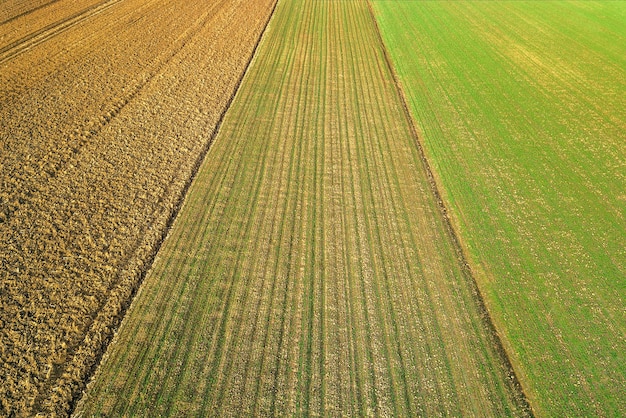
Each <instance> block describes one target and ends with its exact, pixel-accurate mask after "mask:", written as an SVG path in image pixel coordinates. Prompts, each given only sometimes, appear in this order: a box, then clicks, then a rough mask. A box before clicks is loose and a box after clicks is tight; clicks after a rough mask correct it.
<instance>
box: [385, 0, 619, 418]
mask: <svg viewBox="0 0 626 418" xmlns="http://www.w3.org/2000/svg"><path fill="white" fill-rule="evenodd" d="M374 8H375V13H376V16H377V20H378V22H379V25H380V27H381V31H382V33H383V38H384V42H385V44H386V46H387V48H388V50H389V51H390V55H391V57H392V60H393V63H394V67H395V71H396V72H397V74H398V77H399V79H400V81H401V85H402V87H403V90H404V92H405V94H406V97H407V99H408V102H409V104H410V108H411V111H412V113H413V115H414V118H415V121H416V124H417V125H418V127H419V129H420V131H421V132H420V135H421V139H422V140H423V142H424V144H425V148H426V154H427V156H428V158H429V161H430V163H431V166H432V168H433V171H434V172H435V174H436V175H437V181H438V184H439V185H440V187H441V189H442V194H443V195H444V199H445V201H446V203H447V204H448V205H449V208H450V212H451V216H452V220H453V223H454V225H455V228H456V229H457V230H458V231H459V235H460V237H461V240H462V243H463V247H464V250H465V251H466V252H467V254H468V256H469V259H470V262H471V266H472V268H473V270H474V272H475V273H476V276H477V278H478V281H479V284H480V288H481V290H482V292H483V294H484V295H485V297H486V302H487V305H488V307H489V310H490V312H491V315H492V317H493V319H494V322H495V324H496V326H497V328H498V329H499V330H500V331H501V333H502V334H503V335H504V343H505V346H506V348H507V351H508V352H509V354H510V356H511V358H512V361H513V364H514V366H515V368H516V370H517V371H518V372H519V375H520V380H521V381H522V384H523V386H524V389H525V391H526V393H527V394H528V396H529V398H530V401H531V403H532V405H533V407H534V409H535V412H536V413H537V414H538V415H542V416H624V415H626V396H625V393H626V392H625V390H626V356H625V355H624V353H626V309H625V306H626V219H625V218H626V99H625V98H626V3H624V2H552V1H548V2H536V1H532V2H520V1H515V2H407V1H375V2H374Z"/></svg>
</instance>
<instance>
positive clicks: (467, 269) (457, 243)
mask: <svg viewBox="0 0 626 418" xmlns="http://www.w3.org/2000/svg"><path fill="white" fill-rule="evenodd" d="M366 2H367V7H368V10H369V14H370V17H371V19H372V22H373V24H374V27H375V29H376V36H377V38H378V41H379V42H380V46H381V49H382V53H383V56H384V59H385V62H386V64H387V67H388V69H389V71H390V73H391V77H392V79H393V83H394V85H395V87H396V91H397V93H398V97H399V98H400V102H401V104H402V109H403V112H404V114H405V117H406V118H407V120H408V124H409V129H410V131H411V135H412V136H413V139H414V142H415V145H416V146H417V150H418V152H419V156H420V160H421V161H422V165H423V167H424V169H425V170H426V176H427V178H428V184H429V185H430V190H431V192H432V194H433V196H434V197H435V200H436V201H437V207H438V208H439V212H440V215H441V219H442V221H443V224H444V229H445V230H446V233H447V235H448V236H449V238H450V240H451V241H452V246H453V248H454V251H455V253H456V255H457V260H458V262H459V265H460V267H461V271H462V272H463V275H464V276H465V278H466V279H467V283H468V284H469V285H470V287H471V293H472V294H473V295H474V298H473V299H474V302H475V303H476V306H477V308H478V312H479V313H480V316H481V318H482V321H481V322H482V323H483V326H484V327H485V328H486V331H487V335H489V337H490V339H491V343H492V344H493V346H494V348H495V350H496V352H497V354H498V357H499V358H500V360H501V361H502V364H503V366H504V368H505V369H506V375H507V376H506V379H505V380H506V382H507V386H508V387H509V390H510V391H511V393H512V394H513V396H514V397H515V399H516V400H517V402H518V403H519V405H520V406H521V407H522V408H523V410H524V412H526V413H527V414H528V415H529V416H531V417H532V416H535V414H534V412H533V408H532V406H531V404H530V402H529V401H528V397H527V396H526V393H525V392H524V388H523V387H522V384H521V383H520V381H519V379H518V377H517V374H516V373H515V369H514V368H513V364H512V362H511V359H510V358H509V355H508V353H507V352H506V350H505V348H504V345H503V343H502V339H501V337H500V334H499V333H498V330H497V329H496V327H495V324H494V323H493V320H492V319H491V315H490V313H489V310H488V309H487V305H486V304H485V300H484V297H483V295H482V293H481V291H480V288H479V287H478V282H477V281H476V277H475V275H474V273H473V271H472V268H471V266H470V264H469V262H468V257H467V256H466V255H465V252H464V251H463V246H462V245H461V240H460V239H459V236H458V234H457V232H456V230H455V229H454V226H453V225H452V222H451V221H450V217H449V215H448V212H449V211H448V209H447V207H446V204H445V202H444V200H443V198H442V196H441V192H440V191H439V189H440V187H439V186H438V184H437V180H436V178H435V176H434V174H433V170H432V169H431V167H430V163H429V162H428V158H427V157H426V152H425V150H424V146H423V145H422V142H421V139H420V136H419V135H418V132H417V123H416V121H415V120H414V118H413V116H412V114H411V112H410V110H409V106H408V102H407V99H406V96H405V94H404V91H403V89H402V86H401V84H400V80H399V78H398V75H397V74H396V71H395V69H394V66H393V63H392V60H391V56H390V54H389V51H388V50H387V46H386V45H385V42H384V40H383V37H382V32H381V30H380V27H379V25H378V21H377V20H376V14H375V13H374V9H373V7H372V3H371V0H366Z"/></svg>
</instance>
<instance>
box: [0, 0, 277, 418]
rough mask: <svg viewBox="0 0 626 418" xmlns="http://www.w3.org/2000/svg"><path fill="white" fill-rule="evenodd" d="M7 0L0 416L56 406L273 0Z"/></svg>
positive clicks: (206, 135)
mask: <svg viewBox="0 0 626 418" xmlns="http://www.w3.org/2000/svg"><path fill="white" fill-rule="evenodd" d="M9 3H10V2H0V10H1V12H0V382H2V384H1V385H0V416H4V415H15V416H28V415H35V414H36V413H44V414H46V415H56V414H61V415H63V414H66V413H67V411H68V410H69V408H70V406H71V403H72V401H73V399H74V398H75V397H76V396H77V395H78V394H79V393H80V391H81V390H82V388H83V385H84V380H85V378H86V377H87V376H88V374H89V373H90V371H91V369H92V368H93V366H94V364H95V363H96V362H97V359H98V358H99V356H100V354H101V352H102V349H103V347H104V346H105V345H106V343H107V342H108V340H109V339H110V337H111V334H112V332H113V328H114V327H115V326H116V324H117V322H118V320H119V317H120V315H121V313H122V312H123V311H124V309H125V306H127V304H128V302H129V300H130V298H131V296H132V294H133V292H134V291H135V289H136V288H137V286H138V284H139V282H140V281H141V278H142V276H143V271H144V269H145V266H146V265H147V263H149V262H150V259H151V258H152V256H153V254H154V252H155V250H156V248H157V247H158V245H159V243H160V241H161V240H162V238H163V235H164V233H165V231H166V228H167V225H168V222H169V220H170V219H171V218H172V217H173V215H174V214H175V212H176V210H177V206H178V203H179V201H180V199H181V196H182V195H183V193H184V191H185V190H186V188H187V185H188V184H189V181H190V178H191V177H192V176H193V173H194V172H195V170H196V169H197V166H198V165H199V162H200V161H201V159H202V157H203V155H204V154H205V153H206V150H207V149H208V146H209V144H210V142H211V139H212V137H213V135H214V133H215V131H216V127H217V126H218V124H219V122H220V120H221V118H222V115H223V113H224V111H225V108H226V107H227V106H228V103H229V102H230V100H231V98H232V95H233V93H234V91H235V89H236V86H237V85H238V83H239V81H240V79H241V76H242V74H243V72H244V71H245V68H246V66H247V64H248V62H249V60H250V57H251V55H252V52H253V50H254V48H255V47H256V44H257V42H258V39H259V36H260V34H261V32H262V30H263V28H264V27H265V25H266V23H267V20H268V18H269V15H270V14H271V10H272V7H273V5H274V1H273V0H263V1H254V2H246V1H243V0H222V1H217V2H212V3H210V4H207V3H206V2H203V1H200V0H195V1H185V2H176V1H172V0H125V1H120V0H110V1H88V0H82V1H65V0H60V1H59V0H57V1H49V2H45V1H30V2H21V3H19V2H15V4H13V3H11V4H9ZM18 3H19V4H18ZM234 22H239V23H240V22H246V24H245V25H242V24H233V23H234Z"/></svg>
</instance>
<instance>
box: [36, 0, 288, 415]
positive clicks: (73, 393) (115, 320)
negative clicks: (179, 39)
mask: <svg viewBox="0 0 626 418" xmlns="http://www.w3.org/2000/svg"><path fill="white" fill-rule="evenodd" d="M278 1H279V0H274V2H273V5H272V6H271V9H270V12H269V14H268V17H267V20H266V21H265V23H264V24H263V26H262V29H261V31H260V34H259V36H258V38H257V40H256V42H255V43H254V46H253V48H252V52H251V54H250V57H249V59H248V61H247V63H246V64H245V66H244V70H243V71H242V73H241V75H240V76H239V78H238V80H237V82H236V83H235V85H234V88H233V91H232V94H231V95H230V97H229V98H228V100H227V101H226V105H225V106H224V108H223V110H222V111H221V113H220V116H219V118H218V120H217V123H216V125H215V128H214V129H213V131H212V132H211V135H210V136H209V140H208V141H207V142H206V143H205V145H203V147H202V149H201V150H200V153H199V154H198V157H197V158H196V161H195V162H194V164H193V166H192V168H191V175H190V176H189V177H188V179H187V180H186V181H185V184H184V185H183V187H182V189H181V191H180V193H179V196H178V198H177V199H176V202H175V204H174V206H173V208H172V210H171V211H170V213H169V217H168V218H167V220H166V221H165V226H164V228H163V230H162V231H161V232H160V233H159V234H158V235H157V237H156V240H155V242H154V244H153V245H152V246H151V247H150V248H148V249H147V256H146V257H145V258H144V259H143V261H142V260H137V259H135V260H132V261H131V264H132V263H133V261H134V262H135V263H139V264H140V265H139V266H137V267H138V273H137V277H136V279H135V280H133V281H132V283H131V286H130V288H125V286H123V283H119V284H118V286H117V288H116V290H117V291H118V292H119V293H121V294H122V295H121V296H122V297H121V298H120V299H122V300H121V301H119V300H118V299H117V298H114V297H109V298H108V299H107V301H106V302H105V304H104V308H103V310H102V311H100V312H98V316H101V315H104V316H107V315H108V316H110V317H111V321H110V322H109V323H105V324H101V326H100V327H98V328H99V329H98V330H93V329H92V330H90V332H89V333H87V334H86V335H85V340H88V341H92V342H95V343H96V344H98V345H99V346H100V347H99V348H98V349H97V350H96V357H95V358H92V361H89V362H85V361H84V360H85V359H84V357H85V355H86V354H87V353H81V351H82V350H81V349H85V347H84V346H83V345H81V346H80V347H78V350H77V353H76V355H75V356H74V357H73V359H72V361H71V363H70V364H69V365H68V366H69V367H68V368H66V370H68V369H71V368H72V366H75V367H78V368H80V366H77V365H84V366H83V367H84V368H83V370H81V371H80V372H81V374H82V376H81V377H80V379H78V381H76V380H74V379H71V378H70V379H67V380H65V379H63V378H61V379H62V380H65V382H61V383H62V384H61V385H58V386H57V387H56V388H55V389H56V390H55V391H54V392H52V393H49V394H48V396H47V399H46V401H44V402H43V403H42V404H41V406H43V408H42V409H48V407H51V408H54V405H55V404H57V403H58V401H59V400H58V397H59V396H60V397H61V398H66V400H67V401H69V408H68V410H67V411H66V412H67V413H68V416H71V415H72V414H73V413H74V411H75V409H76V406H77V404H78V401H79V400H80V398H81V397H82V394H83V390H84V388H85V387H86V386H87V384H88V383H89V381H90V380H91V379H92V378H93V376H94V375H95V372H96V371H97V369H98V367H99V365H100V363H101V361H102V358H103V356H104V354H105V353H106V351H107V348H108V346H109V344H110V342H111V341H112V339H113V336H114V335H115V333H116V332H117V329H118V328H119V326H120V325H121V323H122V320H123V319H124V317H125V315H126V312H127V311H128V309H129V308H130V306H131V304H132V302H133V300H134V298H135V296H136V294H137V292H138V291H139V289H140V287H141V285H142V283H143V281H144V279H145V277H146V274H147V273H148V271H149V270H150V269H151V267H152V265H153V263H154V260H155V258H156V256H157V253H158V252H159V249H160V248H161V246H162V244H163V242H164V241H165V240H166V239H167V236H168V235H169V232H170V230H171V228H172V226H173V224H174V222H175V221H176V218H177V216H178V213H179V212H180V210H181V208H182V207H183V205H184V202H185V198H186V196H187V193H188V191H189V188H190V187H191V184H192V183H193V181H194V179H195V177H196V175H197V173H198V171H199V169H200V167H201V165H202V163H203V162H204V160H205V157H206V155H207V153H208V151H209V149H210V148H211V145H212V144H213V141H214V140H215V138H216V136H217V134H218V133H219V130H220V127H221V125H222V122H223V120H224V117H225V115H226V113H227V112H228V110H229V109H230V106H231V104H232V102H233V100H234V98H235V96H236V95H237V92H238V91H239V88H240V86H241V84H242V82H243V80H244V78H245V76H246V74H247V73H248V69H249V67H250V65H251V63H252V61H253V60H254V58H255V57H256V53H257V50H258V47H259V45H260V43H261V41H262V40H263V37H264V35H265V33H266V30H267V27H268V26H269V23H270V22H271V20H272V17H273V16H274V12H275V10H276V6H277V4H278ZM185 44H186V42H185ZM185 44H183V47H184V45H185ZM174 55H176V54H174ZM148 245H149V244H148ZM141 247H142V246H140V247H139V248H138V251H139V252H141V251H142V250H143V249H144V248H141ZM131 258H133V257H131ZM124 270H126V271H129V268H128V266H127V267H126V268H125V269H124ZM130 271H132V269H130ZM125 292H129V294H128V296H127V297H124V295H123V293H125ZM114 293H117V292H114ZM112 296H113V295H112ZM114 299H115V300H114ZM107 308H109V309H107ZM107 311H108V312H107ZM102 328H104V330H103V329H102ZM34 412H39V411H34ZM48 412H50V411H48Z"/></svg>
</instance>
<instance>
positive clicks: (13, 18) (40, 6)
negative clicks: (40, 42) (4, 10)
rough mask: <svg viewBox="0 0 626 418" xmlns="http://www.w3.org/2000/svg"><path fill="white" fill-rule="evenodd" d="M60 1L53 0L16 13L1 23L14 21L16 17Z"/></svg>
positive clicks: (0, 23)
mask: <svg viewBox="0 0 626 418" xmlns="http://www.w3.org/2000/svg"><path fill="white" fill-rule="evenodd" d="M58 1H59V0H52V1H49V2H48V3H44V4H40V5H39V6H37V7H34V8H32V9H30V10H27V11H25V12H22V13H19V14H16V15H15V16H12V17H10V18H8V19H7V20H4V21H2V22H0V25H4V24H5V23H10V22H13V21H14V20H15V19H19V18H20V17H23V16H26V15H29V14H31V13H33V12H36V11H37V10H39V9H43V8H44V7H46V6H50V5H51V4H54V3H57V2H58Z"/></svg>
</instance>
